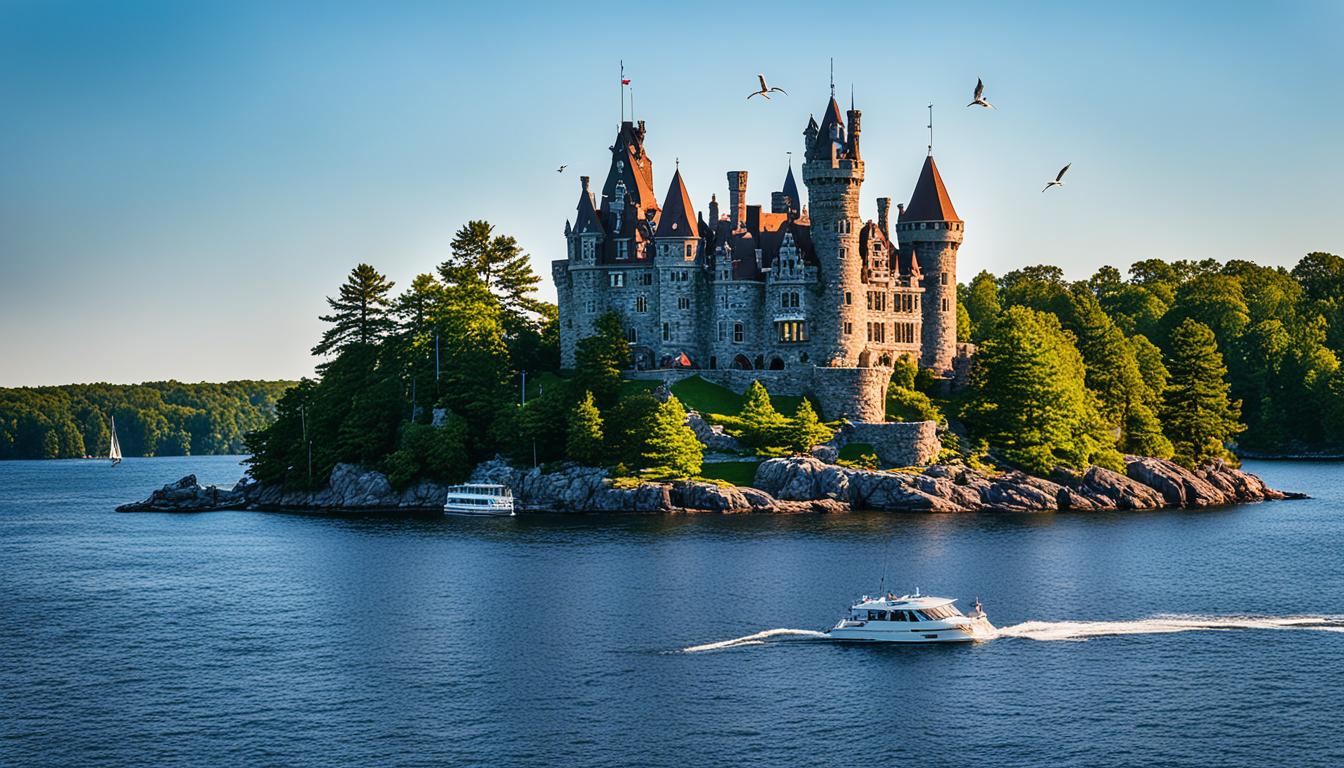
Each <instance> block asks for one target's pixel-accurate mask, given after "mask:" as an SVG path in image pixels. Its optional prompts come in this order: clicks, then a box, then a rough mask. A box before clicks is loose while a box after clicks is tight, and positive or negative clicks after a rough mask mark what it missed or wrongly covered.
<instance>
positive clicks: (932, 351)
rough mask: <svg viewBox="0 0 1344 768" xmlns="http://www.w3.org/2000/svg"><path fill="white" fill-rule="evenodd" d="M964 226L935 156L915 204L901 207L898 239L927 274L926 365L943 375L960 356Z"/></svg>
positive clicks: (916, 193) (914, 197)
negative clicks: (960, 261)
mask: <svg viewBox="0 0 1344 768" xmlns="http://www.w3.org/2000/svg"><path fill="white" fill-rule="evenodd" d="M964 227H965V224H964V222H962V220H961V219H960V218H958V217H957V211H956V209H954V208H953V207H952V199H951V198H950V197H948V195H947V188H946V187H944V186H943V177H942V176H941V175H939V173H938V166H937V164H935V163H934V162H933V154H932V153H930V154H929V156H928V157H927V158H925V160H924V168H923V170H921V171H920V172H919V181H918V182H916V183H915V191H914V193H913V194H911V195H910V205H908V206H907V207H905V208H903V209H901V212H900V218H899V219H898V220H897V224H896V238H897V241H898V242H899V243H900V247H901V250H902V251H907V252H910V251H913V252H914V254H915V257H916V259H917V260H918V262H919V269H920V272H922V273H923V274H924V298H923V311H922V314H923V324H924V330H923V345H922V353H921V355H920V365H921V366H923V367H925V368H931V369H933V371H935V372H936V373H939V374H950V373H951V372H952V358H953V357H955V356H956V353H957V249H958V248H960V247H961V238H962V234H963V229H964Z"/></svg>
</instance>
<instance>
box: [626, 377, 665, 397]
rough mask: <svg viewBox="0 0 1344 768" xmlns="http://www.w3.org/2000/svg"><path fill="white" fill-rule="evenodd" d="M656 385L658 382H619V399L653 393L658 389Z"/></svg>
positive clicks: (637, 380) (634, 380)
mask: <svg viewBox="0 0 1344 768" xmlns="http://www.w3.org/2000/svg"><path fill="white" fill-rule="evenodd" d="M658 384H659V382H656V381H644V380H643V379H623V380H622V381H621V397H627V396H629V395H639V394H643V393H646V392H653V390H655V389H657V388H658Z"/></svg>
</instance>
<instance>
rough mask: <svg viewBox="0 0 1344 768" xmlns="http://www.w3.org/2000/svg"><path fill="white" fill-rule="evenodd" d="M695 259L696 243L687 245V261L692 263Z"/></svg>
mask: <svg viewBox="0 0 1344 768" xmlns="http://www.w3.org/2000/svg"><path fill="white" fill-rule="evenodd" d="M674 226H675V225H674ZM694 258H695V244H694V243H687V244H686V260H687V261H691V260H693V259H694Z"/></svg>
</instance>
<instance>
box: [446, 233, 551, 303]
mask: <svg viewBox="0 0 1344 768" xmlns="http://www.w3.org/2000/svg"><path fill="white" fill-rule="evenodd" d="M450 248H451V249H452V250H451V254H450V255H449V257H448V260H447V261H445V262H443V264H440V265H439V275H440V277H442V279H443V281H444V283H446V284H448V285H465V284H468V283H472V282H479V283H482V284H483V285H485V287H486V288H487V289H488V290H489V291H490V292H491V293H492V294H494V295H495V296H496V297H497V298H498V299H499V302H500V305H501V307H502V308H503V309H504V311H505V313H506V314H509V315H513V316H516V317H517V316H523V315H526V314H527V313H536V312H538V311H539V304H540V302H538V301H537V300H536V299H535V298H533V297H532V294H533V293H534V292H535V291H536V290H537V286H538V285H540V284H541V277H540V276H538V275H537V273H536V272H535V271H533V269H532V260H531V258H530V257H529V256H528V255H527V254H526V253H525V252H524V251H523V249H522V247H521V246H519V245H518V241H517V240H515V239H514V238H513V237H512V236H511V235H496V234H495V228H494V227H493V226H492V225H491V224H490V223H489V222H486V221H479V220H478V221H468V222H467V223H466V224H465V225H463V226H462V228H461V229H459V230H458V231H457V234H456V235H454V236H453V242H452V245H451V246H450Z"/></svg>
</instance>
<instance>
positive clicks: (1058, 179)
mask: <svg viewBox="0 0 1344 768" xmlns="http://www.w3.org/2000/svg"><path fill="white" fill-rule="evenodd" d="M1070 165H1073V163H1069V165H1066V166H1064V167H1063V168H1060V169H1059V175H1058V176H1056V177H1055V180H1054V181H1052V182H1049V183H1047V184H1046V185H1045V189H1042V190H1041V191H1042V192H1044V191H1045V190H1046V189H1049V188H1051V187H1062V186H1064V174H1065V173H1068V171H1069V166H1070Z"/></svg>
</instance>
